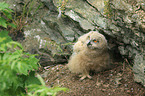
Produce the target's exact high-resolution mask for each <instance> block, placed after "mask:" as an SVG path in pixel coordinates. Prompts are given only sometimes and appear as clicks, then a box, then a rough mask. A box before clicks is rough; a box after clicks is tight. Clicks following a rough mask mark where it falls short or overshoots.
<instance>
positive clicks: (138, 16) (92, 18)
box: [2, 0, 145, 86]
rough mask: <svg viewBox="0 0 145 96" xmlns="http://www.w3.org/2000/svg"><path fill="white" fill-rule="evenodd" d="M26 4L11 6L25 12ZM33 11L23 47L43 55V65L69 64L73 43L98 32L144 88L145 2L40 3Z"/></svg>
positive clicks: (84, 0) (20, 0) (21, 0)
mask: <svg viewBox="0 0 145 96" xmlns="http://www.w3.org/2000/svg"><path fill="white" fill-rule="evenodd" d="M2 1H7V2H8V1H9V0H2ZM26 1H27V0H15V1H11V2H8V3H10V4H11V8H13V9H14V10H16V11H18V12H23V7H20V6H23V5H25V3H28V2H26ZM34 1H35V0H34ZM29 3H30V2H29ZM41 3H42V6H41V7H40V8H39V10H38V11H37V12H36V13H32V12H34V11H33V10H35V9H37V8H38V6H39V5H40V4H41ZM15 4H16V5H15ZM28 9H29V6H28ZM31 10H32V11H31V12H30V16H29V18H28V20H27V21H30V20H31V19H30V18H33V20H31V22H29V24H30V25H29V26H25V27H24V35H25V40H23V41H22V44H23V45H24V47H25V50H26V51H29V52H31V53H39V54H40V56H41V64H42V65H44V64H48V65H49V64H54V63H63V62H66V61H67V57H68V56H69V55H70V54H71V48H72V47H71V45H72V44H73V42H75V41H76V40H77V38H78V37H79V36H80V35H82V34H85V33H87V32H89V31H91V30H98V31H99V32H100V33H102V34H104V35H105V36H106V38H107V39H108V42H109V43H110V49H111V50H114V49H115V50H118V52H119V53H120V54H121V55H122V57H123V58H128V59H131V60H132V61H133V62H131V63H132V64H133V71H134V76H135V81H137V82H141V83H142V84H143V85H144V86H145V73H144V70H145V0H68V1H67V0H40V1H35V7H33V8H32V9H31ZM31 16H33V17H31ZM32 21H33V22H32ZM114 55H116V54H114ZM42 61H43V62H42ZM44 66H45V65H44Z"/></svg>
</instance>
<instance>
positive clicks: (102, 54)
mask: <svg viewBox="0 0 145 96" xmlns="http://www.w3.org/2000/svg"><path fill="white" fill-rule="evenodd" d="M109 59H110V58H109V53H108V45H107V40H106V39H105V37H104V36H103V35H102V34H100V33H98V32H97V31H91V32H89V33H87V34H84V35H82V36H81V37H79V39H78V41H77V42H76V43H75V44H74V46H73V54H72V56H71V57H70V59H69V61H68V65H67V66H68V68H69V70H70V71H71V72H72V73H81V74H82V77H81V78H80V80H83V79H85V78H86V77H88V78H90V79H91V78H92V77H91V76H90V75H89V72H90V71H91V70H93V71H95V72H99V71H102V70H104V69H106V68H107V67H109V62H110V60H109Z"/></svg>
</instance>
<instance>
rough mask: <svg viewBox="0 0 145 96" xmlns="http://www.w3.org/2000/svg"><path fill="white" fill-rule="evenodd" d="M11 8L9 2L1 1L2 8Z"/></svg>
mask: <svg viewBox="0 0 145 96" xmlns="http://www.w3.org/2000/svg"><path fill="white" fill-rule="evenodd" d="M7 8H9V4H7V3H5V2H0V10H4V9H7Z"/></svg>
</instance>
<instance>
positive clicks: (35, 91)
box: [27, 75, 68, 96]
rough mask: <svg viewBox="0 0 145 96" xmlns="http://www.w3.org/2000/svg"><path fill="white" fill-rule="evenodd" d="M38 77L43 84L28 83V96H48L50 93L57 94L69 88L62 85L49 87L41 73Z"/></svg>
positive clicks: (52, 95) (53, 95)
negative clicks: (61, 86)
mask: <svg viewBox="0 0 145 96" xmlns="http://www.w3.org/2000/svg"><path fill="white" fill-rule="evenodd" d="M37 78H38V79H39V80H40V82H41V85H38V84H31V85H28V86H27V90H28V96H48V95H51V96H55V95H56V94H57V92H59V91H67V90H68V89H67V88H60V87H54V88H48V87H47V86H46V85H45V82H44V81H43V79H42V78H41V76H40V75H37Z"/></svg>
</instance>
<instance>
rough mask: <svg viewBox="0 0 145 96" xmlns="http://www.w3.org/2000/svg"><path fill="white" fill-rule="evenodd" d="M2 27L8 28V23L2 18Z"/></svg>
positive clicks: (0, 21)
mask: <svg viewBox="0 0 145 96" xmlns="http://www.w3.org/2000/svg"><path fill="white" fill-rule="evenodd" d="M0 26H2V27H5V28H7V21H6V20H5V19H4V18H3V17H0Z"/></svg>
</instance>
